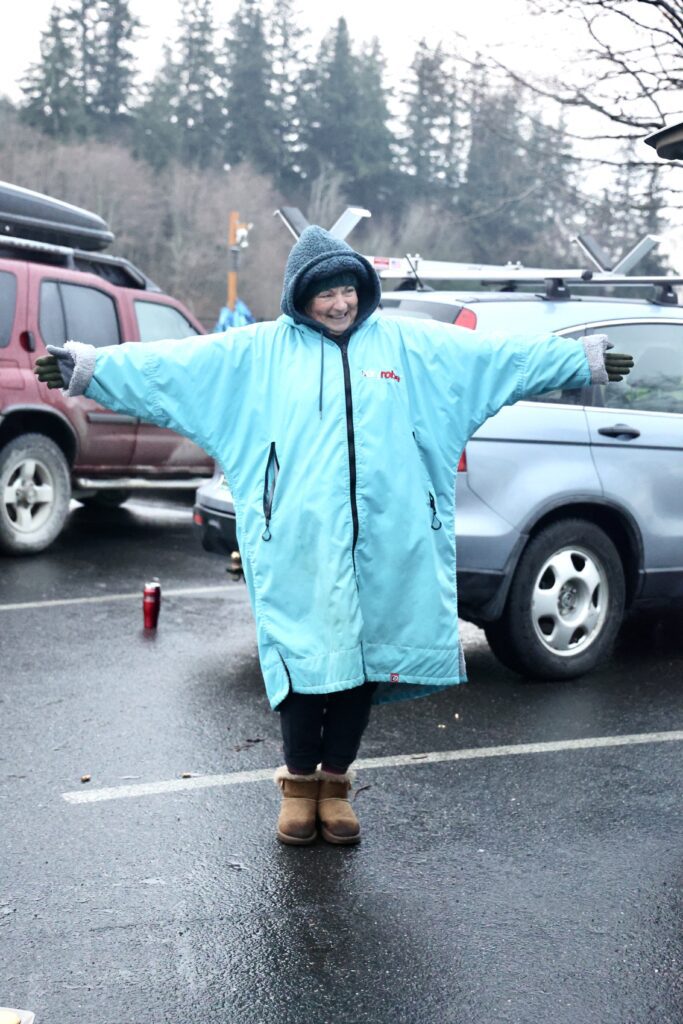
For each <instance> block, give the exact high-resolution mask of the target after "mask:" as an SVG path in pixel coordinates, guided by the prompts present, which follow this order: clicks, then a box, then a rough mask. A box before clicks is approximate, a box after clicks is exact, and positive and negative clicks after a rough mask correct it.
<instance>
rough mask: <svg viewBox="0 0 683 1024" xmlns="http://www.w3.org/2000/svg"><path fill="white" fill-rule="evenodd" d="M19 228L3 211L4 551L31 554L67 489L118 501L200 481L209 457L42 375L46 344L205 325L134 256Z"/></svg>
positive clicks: (149, 337)
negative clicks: (38, 362)
mask: <svg viewBox="0 0 683 1024" xmlns="http://www.w3.org/2000/svg"><path fill="white" fill-rule="evenodd" d="M19 191H21V190H19ZM31 195H33V194H31ZM0 198H1V197H0ZM62 205H63V206H66V204H62ZM70 209H72V210H75V209H76V208H70ZM81 212H85V211H81ZM88 216H91V217H92V215H88ZM96 219H97V220H99V218H96ZM100 223H101V224H104V222H100ZM105 227H106V225H105ZM15 228H16V225H15V224H11V225H10V227H9V228H8V226H7V224H6V223H5V219H4V218H3V214H2V211H0V230H2V231H3V232H5V233H4V234H3V235H2V236H0V549H1V550H4V551H5V552H9V553H11V554H29V553H33V552H37V551H42V550H43V549H44V548H46V547H47V546H48V545H49V544H50V543H51V542H52V541H53V540H54V539H55V537H56V536H57V535H58V533H59V532H60V530H61V528H62V525H63V523H64V520H65V518H66V515H67V512H68V509H69V500H70V499H71V497H74V498H77V499H78V500H79V501H83V502H94V503H100V504H108V505H111V504H119V503H121V502H122V501H125V499H126V498H127V497H128V496H129V494H131V493H132V492H134V491H141V490H147V491H149V490H157V489H160V488H164V487H165V488H171V487H172V488H173V489H176V488H188V489H192V490H194V489H195V488H196V487H197V486H198V484H199V483H200V482H201V479H202V478H205V477H207V476H211V474H212V472H213V462H212V460H211V459H209V457H208V456H207V455H206V454H205V453H204V452H203V451H202V450H201V449H200V448H198V447H197V446H196V445H194V444H192V443H191V442H190V441H188V440H186V439H184V438H182V437H179V436H178V435H177V434H174V433H172V432H171V431H169V430H162V429H160V428H159V427H154V426H151V425H150V424H147V423H142V422H140V421H139V420H138V419H136V418H135V417H133V416H122V415H119V414H118V413H112V412H110V411H108V410H106V409H104V408H103V407H102V406H100V405H98V404H97V402H94V401H92V400H91V399H88V398H83V397H81V398H66V397H65V396H64V395H63V394H62V392H61V391H59V390H48V388H47V387H45V386H44V385H42V384H39V383H38V382H37V380H36V378H35V376H34V374H33V364H34V361H35V359H36V357H37V356H39V355H41V354H43V353H44V352H45V346H46V345H49V344H51V345H62V344H64V342H65V341H66V340H68V339H70V338H75V339H77V340H79V341H87V342H89V343H90V344H93V345H118V344H119V343H121V342H123V341H134V342H142V343H144V342H146V341H155V340H159V339H162V338H186V337H188V336H190V335H192V334H202V333H204V331H203V328H202V326H201V324H200V323H199V321H198V320H196V319H195V317H193V315H192V314H191V313H190V312H189V311H188V310H187V309H186V308H185V307H184V306H183V305H182V304H181V303H180V302H177V301H176V300H175V299H172V298H170V297H169V296H168V295H164V294H163V293H162V292H161V291H160V290H159V289H158V288H157V287H156V286H155V285H154V284H153V283H152V282H151V281H150V280H149V279H148V278H146V277H145V275H144V274H142V273H141V272H140V271H139V270H138V269H137V268H136V267H134V266H133V265H132V264H131V263H129V262H128V261H127V260H123V259H120V258H117V257H113V256H108V255H105V254H103V253H95V252H91V251H87V250H85V249H77V248H71V247H69V246H65V245H60V244H54V243H52V242H46V241H40V240H36V238H35V237H34V238H31V239H24V238H19V237H16V235H17V234H18V230H15ZM10 230H12V231H13V232H14V233H12V234H10V233H8V232H9V231H10ZM24 233H31V230H30V228H24ZM33 234H34V235H38V238H40V237H41V236H40V234H39V232H37V231H34V232H33ZM42 237H43V238H45V237H46V235H45V233H43V235H42ZM108 237H109V238H111V236H108Z"/></svg>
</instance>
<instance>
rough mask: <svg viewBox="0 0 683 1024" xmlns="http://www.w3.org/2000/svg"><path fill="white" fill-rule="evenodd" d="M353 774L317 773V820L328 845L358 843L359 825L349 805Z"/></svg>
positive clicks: (350, 772)
mask: <svg viewBox="0 0 683 1024" xmlns="http://www.w3.org/2000/svg"><path fill="white" fill-rule="evenodd" d="M355 774H356V773H355V772H353V771H348V772H346V773H345V774H344V775H336V774H335V773H333V772H324V771H319V772H318V777H319V779H320V789H319V791H318V820H319V821H320V827H321V830H322V835H323V839H326V840H327V842H328V843H338V844H340V845H350V844H351V843H358V842H360V824H359V822H358V818H357V817H356V815H355V814H354V812H353V808H352V807H351V804H350V803H349V790H350V789H351V783H352V782H353V780H354V778H355Z"/></svg>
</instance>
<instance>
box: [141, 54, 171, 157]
mask: <svg viewBox="0 0 683 1024" xmlns="http://www.w3.org/2000/svg"><path fill="white" fill-rule="evenodd" d="M163 54H164V59H163V62H162V65H161V68H160V69H159V71H158V72H157V74H156V75H155V76H154V79H153V80H152V82H151V83H150V84H149V85H148V86H147V87H146V89H145V90H144V102H143V103H142V104H141V105H140V106H139V107H138V109H137V110H136V111H135V120H134V135H133V138H134V153H135V155H136V156H137V157H139V158H141V159H143V160H146V161H147V162H148V163H149V164H151V165H152V167H154V168H155V170H161V169H162V168H163V167H165V166H166V165H167V164H168V163H169V162H170V161H171V160H173V159H174V158H176V157H178V156H179V154H180V148H181V143H182V131H181V128H180V125H179V123H178V101H179V91H180V83H179V75H178V68H177V66H176V63H175V62H174V60H173V53H172V51H171V47H170V46H169V45H168V44H166V45H165V46H164V49H163Z"/></svg>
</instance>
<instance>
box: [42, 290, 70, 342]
mask: <svg viewBox="0 0 683 1024" xmlns="http://www.w3.org/2000/svg"><path fill="white" fill-rule="evenodd" d="M38 326H39V328H40V336H41V338H42V339H43V341H44V342H45V344H46V345H57V346H58V347H59V348H61V346H62V345H63V344H64V342H65V341H66V324H65V323H64V310H63V309H62V300H61V299H60V297H59V285H58V284H57V282H56V281H43V282H42V284H41V286H40V319H39V323H38Z"/></svg>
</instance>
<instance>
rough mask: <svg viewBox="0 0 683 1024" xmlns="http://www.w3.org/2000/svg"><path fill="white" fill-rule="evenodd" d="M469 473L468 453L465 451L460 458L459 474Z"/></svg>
mask: <svg viewBox="0 0 683 1024" xmlns="http://www.w3.org/2000/svg"><path fill="white" fill-rule="evenodd" d="M466 472H467V451H466V450H465V449H463V453H462V455H461V456H460V462H459V463H458V473H466Z"/></svg>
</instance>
